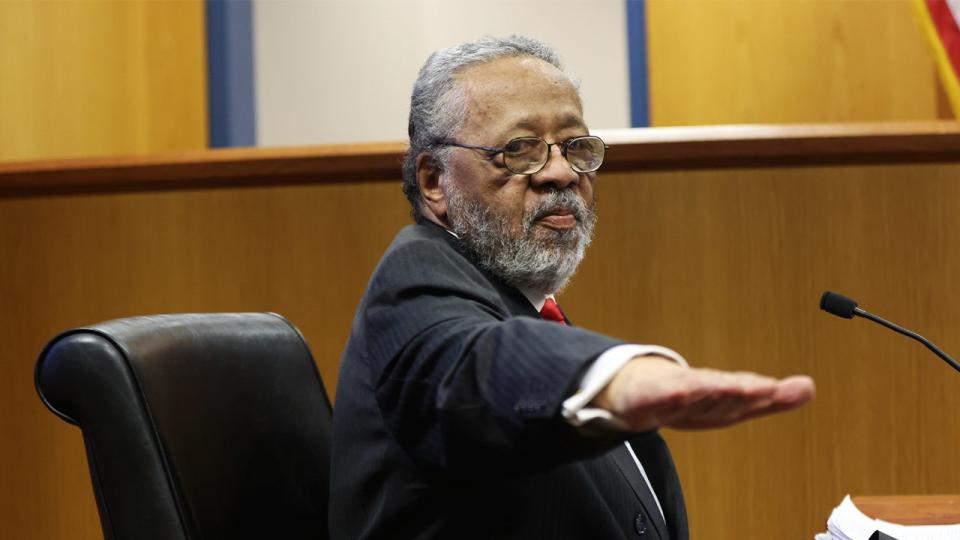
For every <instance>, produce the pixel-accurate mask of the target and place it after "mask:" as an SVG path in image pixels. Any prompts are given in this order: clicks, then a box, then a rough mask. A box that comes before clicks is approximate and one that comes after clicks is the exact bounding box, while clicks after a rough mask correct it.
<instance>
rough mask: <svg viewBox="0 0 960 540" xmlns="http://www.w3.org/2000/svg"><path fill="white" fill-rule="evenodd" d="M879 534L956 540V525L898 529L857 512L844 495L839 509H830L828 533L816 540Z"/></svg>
mask: <svg viewBox="0 0 960 540" xmlns="http://www.w3.org/2000/svg"><path fill="white" fill-rule="evenodd" d="M876 531H880V532H882V533H884V534H886V535H888V536H892V537H893V538H896V540H948V539H949V540H958V539H960V524H958V525H898V524H896V523H890V522H889V521H884V520H882V519H873V518H872V517H869V516H867V515H866V514H864V513H863V512H861V511H860V509H859V508H857V505H855V504H853V501H852V500H850V496H849V495H847V496H846V497H844V498H843V502H841V503H840V506H838V507H836V508H834V509H833V512H832V513H831V514H830V519H828V520H827V532H825V533H822V534H818V535H817V536H816V537H815V540H869V538H870V536H871V535H872V534H873V533H874V532H876Z"/></svg>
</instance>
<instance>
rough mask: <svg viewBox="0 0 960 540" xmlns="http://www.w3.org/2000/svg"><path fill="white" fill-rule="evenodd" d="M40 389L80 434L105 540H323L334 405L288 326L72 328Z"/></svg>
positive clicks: (239, 321) (43, 373)
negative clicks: (305, 539) (217, 539)
mask: <svg viewBox="0 0 960 540" xmlns="http://www.w3.org/2000/svg"><path fill="white" fill-rule="evenodd" d="M36 385H37V390H38V392H39V393H40V397H41V399H42V400H43V402H44V403H45V404H46V405H47V407H49V408H50V410H52V411H53V412H54V413H55V414H57V415H58V416H60V417H61V418H63V419H64V420H66V421H67V422H70V423H72V424H76V425H77V426H79V427H80V429H81V431H82V433H83V440H84V444H85V446H86V450H87V459H88V463H89V466H90V474H91V477H92V480H93V488H94V492H95V494H96V498H97V506H98V508H99V510H100V521H101V524H102V526H103V533H104V536H105V537H106V538H107V539H127V538H130V539H138V540H150V539H154V538H156V539H164V540H171V539H195V538H207V539H213V538H285V539H286V538H291V539H295V538H311V539H316V538H326V537H327V534H328V533H327V499H328V491H327V490H328V484H329V466H330V418H331V408H330V402H329V400H328V398H327V394H326V392H325V391H324V389H323V384H322V382H321V380H320V375H319V373H318V371H317V368H316V366H315V364H314V362H313V358H312V357H311V355H310V350H309V349H308V348H307V345H306V343H305V342H304V340H303V337H302V336H301V335H300V332H299V331H298V330H297V329H296V328H295V327H294V326H293V325H292V324H290V323H289V322H288V321H287V320H286V319H284V318H283V317H280V316H279V315H275V314H269V313H223V314H184V315H157V316H149V317H134V318H129V319H120V320H115V321H109V322H105V323H102V324H97V325H94V326H90V327H86V328H77V329H74V330H70V331H67V332H64V333H63V334H61V335H59V336H57V337H56V338H55V339H54V340H53V341H51V342H50V343H49V344H48V345H47V347H46V348H45V349H44V350H43V352H42V353H41V355H40V358H39V360H38V361H37V369H36Z"/></svg>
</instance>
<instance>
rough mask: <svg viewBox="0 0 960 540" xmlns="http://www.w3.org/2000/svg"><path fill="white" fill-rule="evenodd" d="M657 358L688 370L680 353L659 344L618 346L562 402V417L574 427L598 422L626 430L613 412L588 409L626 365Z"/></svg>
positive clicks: (598, 360) (592, 366) (591, 368)
mask: <svg viewBox="0 0 960 540" xmlns="http://www.w3.org/2000/svg"><path fill="white" fill-rule="evenodd" d="M650 355H657V356H663V357H665V358H669V359H670V360H673V361H674V362H676V363H678V364H680V365H681V366H683V367H689V364H687V361H686V360H685V359H684V358H683V357H682V356H680V354H679V353H677V352H676V351H674V350H672V349H668V348H666V347H661V346H659V345H632V344H627V345H617V346H616V347H611V348H609V349H607V350H606V351H604V352H603V353H602V354H601V355H600V356H598V357H597V359H596V360H594V361H593V365H591V366H590V367H589V368H588V369H587V371H586V373H584V374H583V378H582V379H580V390H578V391H577V393H576V394H574V395H572V396H570V397H569V398H567V399H566V400H564V402H563V417H564V418H566V419H567V421H568V422H570V423H571V424H573V425H574V426H582V425H584V424H586V423H588V422H591V423H592V422H599V423H600V425H602V426H604V427H609V428H613V429H621V430H623V429H625V426H624V425H623V422H621V421H620V419H618V418H616V417H615V416H613V414H612V413H610V411H608V410H606V409H601V408H599V407H587V404H588V403H590V402H591V401H592V400H593V398H595V397H596V396H597V394H599V393H600V391H601V390H603V388H604V387H605V386H607V384H608V383H609V382H610V381H611V380H612V379H613V376H614V375H616V374H617V372H618V371H620V368H622V367H623V366H624V365H626V363H627V362H629V361H630V360H632V359H633V358H635V357H637V356H650Z"/></svg>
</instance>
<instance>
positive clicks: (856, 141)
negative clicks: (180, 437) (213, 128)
mask: <svg viewBox="0 0 960 540" xmlns="http://www.w3.org/2000/svg"><path fill="white" fill-rule="evenodd" d="M596 133H597V134H598V135H600V136H601V137H603V138H604V140H606V141H607V143H608V144H610V146H611V148H610V150H609V152H608V155H607V159H606V162H605V163H604V168H603V170H604V171H628V170H635V171H640V170H669V169H678V170H679V169H698V168H725V167H770V166H774V167H776V166H815V165H831V164H865V163H896V162H903V163H907V162H913V163H916V162H945V161H958V162H960V123H957V122H899V123H872V124H811V125H799V124H798V125H739V126H705V127H665V128H646V129H622V130H599V131H597V132H596ZM405 151H406V144H405V143H402V142H385V143H364V144H339V145H324V146H313V147H301V148H279V149H277V148H234V149H223V150H206V151H197V152H184V153H177V154H167V155H153V156H125V157H114V158H84V159H64V160H48V161H32V162H16V163H0V197H23V196H36V195H59V194H77V193H104V192H122V191H145V190H149V191H160V190H181V189H202V188H210V187H243V186H274V185H290V184H313V183H338V182H361V181H393V182H396V181H398V180H399V178H400V166H401V163H402V160H403V154H404V152H405Z"/></svg>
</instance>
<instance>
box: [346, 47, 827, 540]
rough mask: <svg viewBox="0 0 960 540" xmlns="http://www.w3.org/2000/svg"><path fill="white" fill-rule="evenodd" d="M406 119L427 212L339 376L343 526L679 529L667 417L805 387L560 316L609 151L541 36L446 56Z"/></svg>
mask: <svg viewBox="0 0 960 540" xmlns="http://www.w3.org/2000/svg"><path fill="white" fill-rule="evenodd" d="M409 131H410V153H409V155H408V157H407V161H406V163H405V166H404V178H403V187H404V192H405V193H406V195H407V198H408V199H409V200H410V203H411V204H412V206H413V215H414V218H415V220H416V224H415V225H410V226H408V227H406V228H404V229H403V230H402V231H401V232H400V233H399V234H398V235H397V237H396V239H395V240H394V242H393V244H392V245H391V246H390V248H389V249H388V250H387V252H386V254H385V255H384V256H383V259H382V260H381V262H380V264H379V266H378V267H377V269H376V270H375V272H374V274H373V277H372V278H371V280H370V284H369V286H368V289H367V291H366V294H365V295H364V298H363V300H362V302H361V304H360V306H359V308H358V311H357V315H356V318H355V320H354V323H353V331H352V333H351V336H350V341H349V343H348V345H347V348H346V350H345V352H344V356H343V363H342V366H341V371H340V380H339V383H338V386H337V398H336V405H335V413H334V422H333V423H334V447H333V467H332V482H331V483H332V485H331V511H330V524H331V533H332V536H333V538H337V539H351V540H354V539H358V538H457V539H460V538H523V539H529V538H604V539H608V538H633V537H636V536H637V535H641V536H644V537H645V538H661V539H664V540H666V539H668V538H672V539H678V538H686V537H687V524H686V514H685V509H684V504H683V496H682V494H681V490H680V485H679V482H678V479H677V475H676V471H675V470H674V467H673V462H672V461H671V458H670V454H669V451H668V450H667V447H666V445H665V443H664V441H663V439H661V437H660V436H659V435H658V434H657V432H656V429H657V428H659V427H661V426H671V427H677V428H707V427H718V426H724V425H728V424H731V423H734V422H737V421H740V420H743V419H746V418H750V417H754V416H757V415H761V414H765V413H769V412H774V411H779V410H786V409H790V408H793V407H795V406H798V405H800V404H802V403H804V402H806V401H807V400H808V399H810V397H811V396H812V394H813V383H812V381H811V380H810V379H809V378H807V377H791V378H788V379H784V380H776V379H771V378H768V377H762V376H760V375H754V374H747V373H724V372H718V371H712V370H700V369H691V368H688V367H687V366H686V362H685V361H684V360H683V358H681V357H680V356H679V355H678V354H677V353H675V352H673V351H671V350H669V349H666V348H663V347H657V346H644V345H635V344H627V343H623V342H621V341H619V340H617V339H614V338H611V337H607V336H604V335H600V334H597V333H594V332H590V331H588V330H585V329H582V328H577V327H574V326H570V325H569V324H568V322H567V321H566V318H565V317H564V315H563V313H562V312H561V311H560V310H559V308H558V307H557V305H556V303H555V300H554V297H553V295H554V294H555V293H557V292H558V291H560V290H561V289H562V288H563V286H564V285H565V284H566V283H567V281H568V280H569V279H570V276H571V275H572V274H573V272H574V270H575V269H576V267H577V265H578V264H579V263H580V260H581V259H582V258H583V255H584V251H585V249H586V247H587V244H589V242H590V238H591V234H592V231H593V227H594V223H595V220H596V217H595V214H594V203H593V187H594V181H595V177H596V171H597V169H598V168H599V167H600V165H601V164H602V162H603V156H604V151H605V148H606V147H605V145H604V144H603V141H601V140H600V139H599V138H597V137H595V136H591V135H590V133H589V131H588V130H587V126H586V124H585V123H584V120H583V111H582V107H581V100H580V96H579V93H578V90H577V86H576V84H574V83H573V82H571V80H570V78H569V77H568V76H567V75H565V74H564V73H563V71H561V69H560V63H559V61H558V60H557V57H556V55H555V54H554V53H553V52H552V51H551V50H550V49H548V48H547V47H546V46H544V45H543V44H541V43H539V42H536V41H534V40H531V39H528V38H523V37H516V36H515V37H511V38H506V39H483V40H480V41H477V42H474V43H466V44H463V45H459V46H456V47H453V48H450V49H446V50H443V51H440V52H437V53H435V54H433V55H432V56H431V57H430V58H429V59H428V60H427V63H426V65H424V67H423V68H422V69H421V71H420V75H419V78H418V79H417V82H416V84H415V86H414V90H413V96H412V103H411V111H410V125H409Z"/></svg>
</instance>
